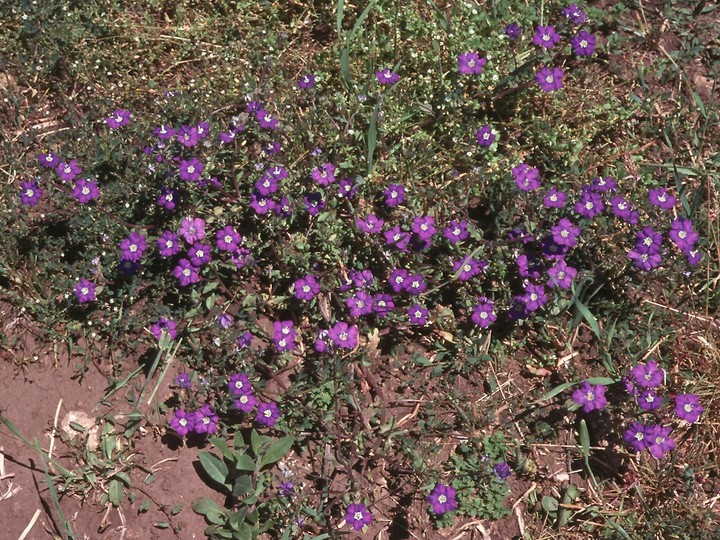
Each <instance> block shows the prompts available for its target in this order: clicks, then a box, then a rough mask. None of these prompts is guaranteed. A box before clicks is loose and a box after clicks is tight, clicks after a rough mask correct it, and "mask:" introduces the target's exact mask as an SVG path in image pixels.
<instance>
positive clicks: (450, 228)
mask: <svg viewBox="0 0 720 540" xmlns="http://www.w3.org/2000/svg"><path fill="white" fill-rule="evenodd" d="M443 236H444V237H445V238H447V239H448V242H450V243H451V244H457V243H458V242H460V241H461V240H465V239H467V237H468V236H470V233H469V231H468V224H467V221H465V220H462V221H451V222H450V223H448V225H447V227H445V228H444V229H443Z"/></svg>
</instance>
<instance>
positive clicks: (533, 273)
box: [516, 253, 542, 279]
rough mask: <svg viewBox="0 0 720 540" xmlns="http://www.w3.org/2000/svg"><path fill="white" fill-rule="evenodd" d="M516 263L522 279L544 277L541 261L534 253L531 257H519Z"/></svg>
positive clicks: (523, 254)
mask: <svg viewBox="0 0 720 540" xmlns="http://www.w3.org/2000/svg"><path fill="white" fill-rule="evenodd" d="M516 262H517V266H518V274H519V275H520V277H523V278H531V279H539V278H540V276H541V275H542V264H541V261H540V260H539V259H538V258H537V257H536V256H535V255H533V254H532V253H531V254H530V255H526V254H525V253H521V254H520V255H518V258H517V260H516Z"/></svg>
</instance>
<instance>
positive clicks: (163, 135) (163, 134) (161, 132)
mask: <svg viewBox="0 0 720 540" xmlns="http://www.w3.org/2000/svg"><path fill="white" fill-rule="evenodd" d="M175 133H176V131H175V130H174V129H173V128H172V127H170V126H168V125H166V124H162V125H160V126H158V127H156V128H155V130H154V131H153V135H155V136H156V137H157V138H158V139H160V140H161V141H166V140H168V139H172V138H173V137H174V136H175Z"/></svg>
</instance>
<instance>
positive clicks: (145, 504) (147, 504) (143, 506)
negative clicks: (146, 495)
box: [138, 499, 150, 514]
mask: <svg viewBox="0 0 720 540" xmlns="http://www.w3.org/2000/svg"><path fill="white" fill-rule="evenodd" d="M148 510H150V501H149V500H148V499H145V500H144V501H143V502H142V504H141V505H140V507H139V508H138V514H144V513H145V512H147V511H148Z"/></svg>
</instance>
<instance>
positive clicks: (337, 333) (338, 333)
mask: <svg viewBox="0 0 720 540" xmlns="http://www.w3.org/2000/svg"><path fill="white" fill-rule="evenodd" d="M358 334H359V332H358V327H357V326H355V325H352V326H348V324H347V323H345V322H343V321H338V322H336V323H335V325H334V326H333V327H332V328H331V329H330V330H328V337H329V338H330V339H331V340H332V342H333V344H334V345H335V346H336V347H340V348H341V349H354V348H355V347H356V346H357V343H358Z"/></svg>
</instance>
